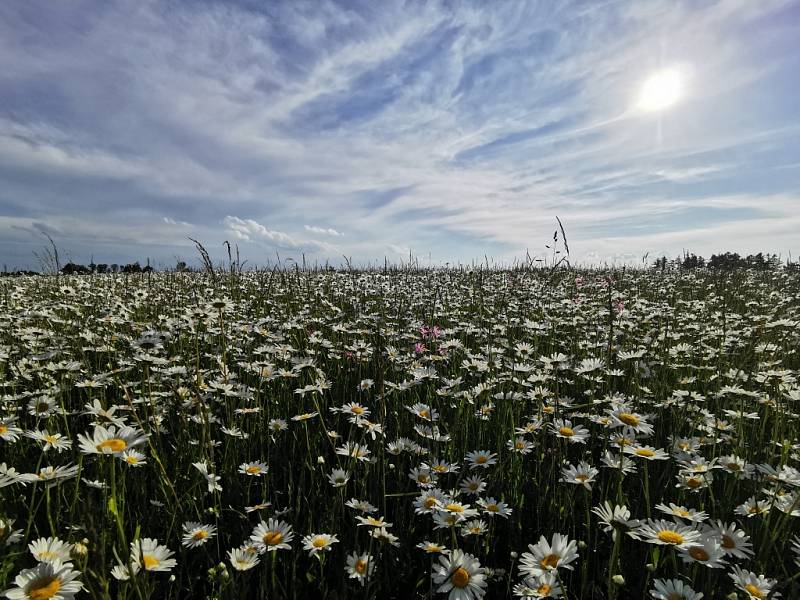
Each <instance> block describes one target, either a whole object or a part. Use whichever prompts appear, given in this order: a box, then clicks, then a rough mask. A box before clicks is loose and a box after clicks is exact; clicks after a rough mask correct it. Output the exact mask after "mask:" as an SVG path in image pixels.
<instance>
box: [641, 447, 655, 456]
mask: <svg viewBox="0 0 800 600" xmlns="http://www.w3.org/2000/svg"><path fill="white" fill-rule="evenodd" d="M655 455H656V453H655V452H653V451H652V450H649V449H647V448H637V449H636V456H644V457H647V458H649V457H651V456H655Z"/></svg>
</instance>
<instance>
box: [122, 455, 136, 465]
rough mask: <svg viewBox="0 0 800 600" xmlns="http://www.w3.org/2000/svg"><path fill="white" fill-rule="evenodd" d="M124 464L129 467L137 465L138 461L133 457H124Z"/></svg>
mask: <svg viewBox="0 0 800 600" xmlns="http://www.w3.org/2000/svg"><path fill="white" fill-rule="evenodd" d="M125 462H127V463H128V464H129V465H138V464H139V459H138V458H136V457H135V456H126V457H125Z"/></svg>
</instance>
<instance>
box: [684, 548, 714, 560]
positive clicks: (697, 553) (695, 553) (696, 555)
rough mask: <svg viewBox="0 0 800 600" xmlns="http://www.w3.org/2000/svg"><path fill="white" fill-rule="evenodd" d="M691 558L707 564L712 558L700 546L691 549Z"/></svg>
mask: <svg viewBox="0 0 800 600" xmlns="http://www.w3.org/2000/svg"><path fill="white" fill-rule="evenodd" d="M689 556H691V557H692V558H693V559H695V560H699V561H701V562H705V561H707V560H708V559H709V558H710V556H709V555H708V552H706V551H705V550H703V549H702V548H701V547H700V546H692V547H691V548H689Z"/></svg>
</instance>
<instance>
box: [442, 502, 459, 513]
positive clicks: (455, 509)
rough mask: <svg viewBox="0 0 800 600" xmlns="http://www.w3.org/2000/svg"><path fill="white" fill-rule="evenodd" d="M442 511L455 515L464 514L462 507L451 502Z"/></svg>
mask: <svg viewBox="0 0 800 600" xmlns="http://www.w3.org/2000/svg"><path fill="white" fill-rule="evenodd" d="M444 509H445V510H449V511H450V512H456V513H460V512H464V507H463V506H461V505H460V504H458V503H457V502H451V503H450V504H448V505H447V506H445V507H444Z"/></svg>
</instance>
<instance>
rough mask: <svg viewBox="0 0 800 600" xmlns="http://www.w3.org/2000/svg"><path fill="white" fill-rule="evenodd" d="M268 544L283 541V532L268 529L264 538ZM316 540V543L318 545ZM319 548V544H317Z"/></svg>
mask: <svg viewBox="0 0 800 600" xmlns="http://www.w3.org/2000/svg"><path fill="white" fill-rule="evenodd" d="M262 539H263V540H264V543H265V544H266V545H267V546H277V545H278V544H280V543H281V541H283V534H282V533H281V532H280V531H268V532H267V533H265V534H264V537H263V538H262ZM316 541H317V540H315V545H316ZM317 548H319V546H317Z"/></svg>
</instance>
